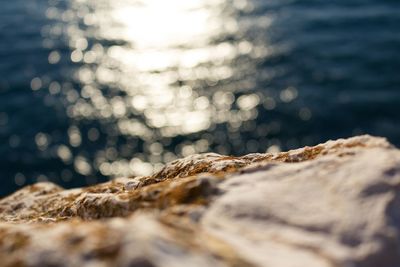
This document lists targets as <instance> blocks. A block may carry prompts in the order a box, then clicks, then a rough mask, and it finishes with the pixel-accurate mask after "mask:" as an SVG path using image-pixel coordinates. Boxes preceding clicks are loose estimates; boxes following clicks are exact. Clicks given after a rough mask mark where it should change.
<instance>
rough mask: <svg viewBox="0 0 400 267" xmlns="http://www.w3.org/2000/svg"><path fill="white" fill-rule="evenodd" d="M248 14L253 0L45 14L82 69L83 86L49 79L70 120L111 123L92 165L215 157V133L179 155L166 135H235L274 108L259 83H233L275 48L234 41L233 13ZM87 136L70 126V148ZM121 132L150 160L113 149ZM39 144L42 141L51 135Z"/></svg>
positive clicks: (105, 168) (77, 5)
mask: <svg viewBox="0 0 400 267" xmlns="http://www.w3.org/2000/svg"><path fill="white" fill-rule="evenodd" d="M246 9H251V5H250V4H249V3H247V2H246V1H234V5H228V4H227V3H226V1H216V0H213V1H200V0H192V1H184V2H182V1H179V0H174V1H155V0H153V1H127V0H118V1H115V0H114V1H110V0H99V1H90V2H89V1H84V0H75V1H73V2H72V4H71V8H70V9H68V10H66V11H65V10H64V11H62V10H59V9H57V8H56V7H50V8H48V10H47V12H46V14H47V16H48V18H49V19H56V20H57V19H60V20H61V21H62V22H63V23H54V24H53V26H52V27H51V28H46V29H45V30H44V32H45V35H47V36H48V37H49V40H51V38H58V36H59V35H64V36H65V37H66V38H67V40H68V43H69V46H70V48H71V54H70V60H71V61H72V62H74V63H76V64H79V66H80V67H79V68H78V69H77V70H76V71H75V72H74V75H73V78H74V82H75V83H76V84H77V85H78V86H77V87H75V86H73V85H71V84H68V83H67V84H63V85H60V84H58V83H57V82H52V83H50V86H49V91H50V93H54V94H56V93H61V94H62V95H63V96H64V97H65V98H66V100H67V102H66V103H67V114H68V116H69V117H70V118H71V119H72V120H73V121H75V124H76V125H79V121H82V120H83V121H99V122H100V123H105V124H110V123H112V124H114V127H113V130H112V131H111V132H112V133H110V132H109V133H108V134H107V138H108V139H109V140H108V141H107V143H108V147H107V148H106V149H105V150H104V151H98V152H97V153H96V157H95V158H94V160H93V165H94V168H95V169H98V170H100V172H101V173H102V174H103V175H107V176H108V175H111V176H116V175H132V174H133V175H146V174H150V173H151V172H153V171H154V170H155V169H159V168H161V167H162V163H163V162H167V161H170V160H172V159H174V158H175V155H176V154H178V155H180V156H187V155H190V154H193V153H200V152H205V151H208V150H209V145H210V144H211V143H212V142H213V139H214V136H213V135H210V134H205V135H203V136H202V137H201V138H199V139H198V140H196V141H195V142H186V143H184V144H182V145H180V146H178V147H176V148H175V149H174V150H172V151H171V149H165V148H164V146H165V145H170V143H171V141H170V139H168V138H173V137H176V136H179V135H187V134H192V133H196V132H201V131H204V130H207V129H210V128H213V127H214V128H215V125H217V124H221V123H228V124H229V126H230V127H231V129H232V132H234V131H235V129H236V130H237V129H238V128H240V127H241V126H242V123H243V122H245V121H251V120H253V119H255V118H256V117H257V115H258V113H257V106H258V105H260V104H264V105H265V106H266V107H267V108H269V109H273V108H274V105H275V103H274V100H273V99H272V98H268V97H265V96H264V95H262V92H253V91H251V90H250V89H251V88H252V87H253V86H254V84H253V83H252V80H246V79H241V81H240V82H238V81H236V79H234V78H233V77H235V76H236V77H239V78H240V77H241V76H242V75H240V73H243V71H244V72H248V71H250V72H251V71H254V70H253V68H254V67H253V66H252V64H251V63H250V61H247V63H244V64H243V65H240V66H236V65H235V64H236V60H237V59H238V58H239V57H246V58H251V59H253V60H254V59H257V58H260V57H265V56H266V55H267V54H268V53H271V51H272V48H268V47H267V46H266V44H265V43H262V45H256V44H255V43H251V42H249V41H247V40H245V39H242V38H239V39H237V40H232V38H230V37H231V36H235V35H240V34H239V32H240V29H239V27H238V25H237V21H236V20H235V17H234V15H235V13H237V12H240V11H241V10H246ZM257 23H261V24H262V26H263V27H264V28H267V27H268V26H269V24H270V23H271V18H268V17H265V16H264V17H262V19H261V20H260V21H257ZM59 61H60V54H59V52H58V51H52V52H51V53H50V54H49V63H51V64H56V63H57V62H59ZM245 62H246V61H245ZM40 87H41V81H40V79H39V80H32V89H33V90H37V89H39V88H40ZM79 87H81V89H77V88H79ZM292 91H293V90H292ZM292 91H288V92H287V93H286V94H285V95H284V98H285V99H287V100H288V101H290V100H292V99H293V98H295V95H294V94H293V92H292ZM238 93H239V95H240V96H239V97H237V95H238ZM236 98H237V99H236ZM263 101H265V103H263ZM99 131H101V129H100V130H99V129H97V128H91V129H90V130H89V132H88V138H89V140H91V141H93V142H96V141H97V139H98V138H99ZM81 135H82V133H81V132H80V130H79V127H77V126H74V125H73V126H71V127H70V129H69V130H68V136H69V146H72V147H79V146H80V145H81V139H82V137H81ZM119 135H123V136H126V138H127V140H128V141H127V146H126V149H128V150H130V149H131V150H132V151H135V149H137V148H135V146H136V143H137V142H136V141H133V142H132V144H133V145H132V144H131V145H130V144H129V140H132V139H131V138H136V139H140V140H142V141H143V150H144V152H147V153H148V154H149V155H145V154H141V153H137V154H136V155H135V156H136V157H134V158H133V159H132V160H127V159H123V157H121V155H120V152H119V151H116V149H115V147H113V145H115V143H116V141H115V139H116V138H117V137H116V136H119ZM113 139H114V141H112V140H113ZM38 142H39V143H38ZM38 142H37V143H38V146H39V145H41V144H42V143H45V142H44V137H43V136H39V137H38ZM42 145H43V144H42ZM253 145H255V146H257V144H253ZM132 151H131V152H132ZM138 152H143V151H140V150H138ZM222 152H223V151H222ZM226 152H229V151H226ZM57 154H58V156H59V157H60V158H61V159H62V160H63V161H65V162H72V161H73V164H74V167H75V170H76V171H77V172H79V173H81V174H83V175H89V174H90V173H92V167H91V164H90V163H89V160H88V159H87V158H85V157H84V156H82V155H77V156H75V157H74V159H72V156H71V155H72V154H71V152H70V149H69V148H68V146H65V145H60V146H59V148H58V150H57Z"/></svg>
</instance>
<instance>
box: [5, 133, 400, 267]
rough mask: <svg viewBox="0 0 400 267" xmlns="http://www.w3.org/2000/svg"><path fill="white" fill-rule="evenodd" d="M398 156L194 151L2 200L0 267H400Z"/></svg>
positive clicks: (332, 148) (342, 149)
mask: <svg viewBox="0 0 400 267" xmlns="http://www.w3.org/2000/svg"><path fill="white" fill-rule="evenodd" d="M399 207H400V152H399V150H398V149H396V148H395V147H393V146H392V145H390V144H389V143H388V142H387V141H386V140H385V139H383V138H376V137H371V136H358V137H353V138H349V139H340V140H336V141H328V142H327V143H324V144H321V145H318V146H314V147H305V148H301V149H297V150H292V151H289V152H283V153H277V154H271V153H267V154H249V155H246V156H243V157H229V156H221V155H218V154H211V153H210V154H203V155H194V156H191V157H187V158H185V159H181V160H177V161H174V162H171V163H170V164H167V165H166V166H165V167H164V168H163V169H162V170H161V171H160V172H157V173H155V174H154V175H152V176H149V177H131V178H129V177H128V178H118V179H114V180H112V181H110V182H108V183H104V184H99V185H95V186H91V187H87V188H78V189H71V190H64V189H62V188H60V187H58V186H56V185H54V184H51V183H38V184H35V185H32V186H28V187H25V188H23V189H21V190H19V191H17V192H15V193H14V194H12V195H10V196H8V197H5V198H3V199H1V200H0V259H1V260H2V261H1V263H0V265H1V266H143V267H147V266H161V267H163V266H165V267H167V266H168V267H170V266H172V267H173V266H177V267H178V266H182V267H183V266H238V267H239V266H249V267H250V266H271V267H275V266H276V267H289V266H290V267H297V266H299V267H300V266H301V267H304V266H307V267H325V266H326V267H328V266H329V267H336V266H343V267H350V266H351V267H357V266H360V267H361V266H362V267H377V266H379V267H394V266H400V233H399V230H400V209H399Z"/></svg>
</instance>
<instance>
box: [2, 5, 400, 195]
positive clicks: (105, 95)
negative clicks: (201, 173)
mask: <svg viewBox="0 0 400 267" xmlns="http://www.w3.org/2000/svg"><path fill="white" fill-rule="evenodd" d="M399 50H400V1H398V0H332V1H326V0H184V1H182V0H169V1H163V0H143V1H142V0H96V1H89V0H29V1H26V0H13V1H4V2H3V3H2V4H1V8H0V184H1V186H0V196H3V195H5V194H8V193H11V192H12V191H14V190H16V189H17V188H19V187H21V186H24V185H27V184H31V183H34V182H37V181H47V180H49V181H53V182H56V183H58V184H60V185H62V186H64V187H74V186H83V185H87V184H93V183H98V182H102V181H106V180H108V179H109V178H110V177H115V176H125V175H146V174H150V173H152V172H153V171H156V170H158V169H160V168H161V167H162V166H163V164H164V163H166V162H169V161H171V160H174V159H175V158H177V157H183V156H187V155H190V154H194V153H203V152H208V151H213V152H217V153H222V154H232V155H242V154H245V153H251V152H266V151H279V150H287V149H292V148H297V147H301V146H305V145H314V144H317V143H319V142H323V141H326V140H327V139H331V138H339V137H349V136H352V135H358V134H362V133H369V134H373V135H379V136H385V137H387V138H388V139H389V140H390V141H391V142H393V143H394V144H395V145H400V127H399V123H400V115H399V111H400V73H399V72H400V52H399Z"/></svg>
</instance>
